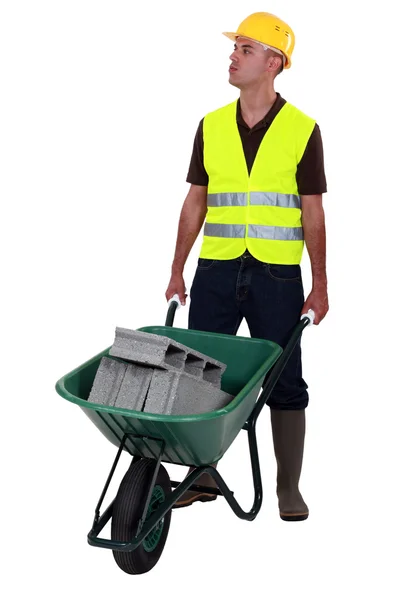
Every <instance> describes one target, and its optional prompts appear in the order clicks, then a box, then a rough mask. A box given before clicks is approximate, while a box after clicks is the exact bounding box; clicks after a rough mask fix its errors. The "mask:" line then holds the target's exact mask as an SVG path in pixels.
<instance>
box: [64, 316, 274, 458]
mask: <svg viewBox="0 0 400 600" xmlns="http://www.w3.org/2000/svg"><path fill="white" fill-rule="evenodd" d="M139 331H145V332H148V333H154V334H158V335H164V336H167V337H169V338H172V339H173V340H175V341H177V342H180V343H182V344H185V345H186V346H188V347H190V348H193V349H194V350H197V351H199V352H202V353H203V354H207V355H209V356H210V357H212V358H214V359H217V360H219V361H221V362H223V363H225V364H226V365H227V368H226V370H225V372H224V374H223V376H222V382H221V388H222V389H223V390H224V391H225V392H228V393H229V394H232V395H233V396H234V399H233V400H232V401H231V402H230V403H229V404H228V405H227V406H226V407H224V408H221V409H219V410H216V411H213V412H207V413H202V414H196V415H184V416H179V415H163V414H154V413H148V412H139V411H134V410H128V409H123V408H117V407H110V406H104V405H101V404H94V403H89V402H88V401H87V399H88V397H89V394H90V391H91V388H92V385H93V381H94V379H95V376H96V373H97V369H98V367H99V365H100V361H101V359H102V358H103V357H104V356H109V350H110V348H111V346H110V347H109V348H107V349H106V350H104V351H103V352H101V353H100V354H97V356H94V357H93V358H92V359H90V360H88V361H87V362H85V363H84V364H82V365H81V366H79V367H77V368H76V369H74V370H73V371H71V372H70V373H68V374H67V375H65V376H64V377H62V378H61V379H59V381H57V384H56V390H57V392H58V394H59V395H60V396H62V397H63V398H65V399H66V400H69V401H70V402H73V403H74V404H77V405H78V406H80V407H81V408H82V410H83V411H84V412H85V413H86V415H87V416H88V417H89V419H90V420H91V421H92V422H93V423H94V424H95V425H96V427H97V428H98V429H99V430H100V431H101V432H102V433H103V434H104V435H105V437H106V438H107V439H108V440H109V441H110V442H111V443H112V444H114V445H115V446H118V447H119V446H120V445H121V442H122V439H123V438H124V435H126V434H129V437H127V438H126V439H125V449H126V450H127V451H128V452H129V453H130V454H131V455H132V456H140V457H143V458H154V459H158V457H159V456H160V451H161V450H162V454H161V460H162V461H163V462H167V463H174V464H182V465H192V466H202V465H210V464H212V463H215V462H217V461H218V460H220V458H221V457H222V456H223V455H224V453H225V452H226V450H227V449H228V448H229V446H230V445H231V444H232V442H233V440H234V439H235V437H236V436H237V435H238V433H239V432H240V430H241V429H242V428H243V426H244V425H245V423H246V421H247V419H248V417H249V416H250V414H251V412H252V410H253V408H254V405H255V403H256V400H257V397H258V395H259V392H260V389H261V386H262V383H263V381H264V378H265V376H266V374H267V373H268V372H269V371H270V369H271V367H272V366H273V365H274V363H275V362H276V360H277V359H278V357H279V356H280V354H281V353H282V348H281V347H280V346H279V345H278V344H275V343H274V342H271V341H268V340H261V339H257V338H248V337H241V336H232V335H224V334H216V333H208V332H202V331H195V330H190V329H180V328H177V327H169V326H153V327H152V326H150V327H142V328H140V329H139ZM111 358H112V357H111Z"/></svg>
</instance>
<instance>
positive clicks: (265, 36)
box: [224, 12, 295, 69]
mask: <svg viewBox="0 0 400 600" xmlns="http://www.w3.org/2000/svg"><path fill="white" fill-rule="evenodd" d="M224 35H226V36H227V37H228V38H229V39H231V40H233V41H234V42H235V41H236V38H237V37H245V38H249V39H251V40H254V41H255V42H259V43H261V44H265V45H266V46H270V47H271V48H273V49H276V50H278V51H279V52H281V53H282V54H283V55H284V56H285V58H286V64H285V69H289V68H290V66H291V64H292V61H291V56H292V52H293V48H294V42H295V38H294V33H293V31H292V29H291V28H290V27H289V25H288V24H287V23H285V22H284V21H282V20H281V19H279V18H278V17H276V16H275V15H272V14H271V13H267V12H256V13H253V14H252V15H250V16H248V17H246V19H245V20H244V21H242V22H241V23H240V25H239V27H238V30H237V31H236V33H232V32H225V31H224Z"/></svg>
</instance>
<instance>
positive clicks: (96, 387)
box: [88, 356, 127, 406]
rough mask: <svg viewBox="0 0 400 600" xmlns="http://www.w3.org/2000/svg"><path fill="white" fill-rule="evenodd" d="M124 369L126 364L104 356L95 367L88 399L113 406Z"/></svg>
mask: <svg viewBox="0 0 400 600" xmlns="http://www.w3.org/2000/svg"><path fill="white" fill-rule="evenodd" d="M126 369H127V365H126V364H124V363H122V362H119V361H116V360H112V359H111V358H108V357H106V356H104V357H103V358H102V359H101V361H100V365H99V368H98V369H97V373H96V377H95V378H94V381H93V385H92V389H91V391H90V394H89V398H88V401H89V402H95V403H96V404H105V405H107V406H114V404H115V401H116V399H117V396H118V393H119V390H120V388H121V385H122V382H123V380H124V377H125V372H126Z"/></svg>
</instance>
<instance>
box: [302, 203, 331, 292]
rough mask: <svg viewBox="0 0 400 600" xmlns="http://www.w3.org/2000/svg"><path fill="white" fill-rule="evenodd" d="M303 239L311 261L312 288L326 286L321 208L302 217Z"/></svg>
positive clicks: (322, 214) (324, 238) (324, 240)
mask: <svg viewBox="0 0 400 600" xmlns="http://www.w3.org/2000/svg"><path fill="white" fill-rule="evenodd" d="M303 231H304V240H305V243H306V247H307V252H308V254H309V257H310V262H311V273H312V280H313V285H312V286H313V289H315V288H319V287H326V285H327V276H326V233H325V216H324V212H323V210H321V211H320V212H318V214H316V215H312V217H311V218H306V219H303Z"/></svg>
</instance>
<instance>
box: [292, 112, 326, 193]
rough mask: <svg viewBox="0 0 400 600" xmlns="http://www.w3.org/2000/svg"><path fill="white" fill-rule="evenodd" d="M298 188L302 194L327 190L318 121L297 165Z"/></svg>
mask: <svg viewBox="0 0 400 600" xmlns="http://www.w3.org/2000/svg"><path fill="white" fill-rule="evenodd" d="M296 179H297V188H298V190H299V194H300V195H301V196H307V195H314V194H324V193H325V192H326V191H327V187H326V177H325V167H324V150H323V146H322V137H321V131H320V129H319V126H318V124H317V123H316V124H315V126H314V129H313V132H312V134H311V136H310V138H309V140H308V143H307V146H306V149H305V151H304V154H303V156H302V158H301V160H300V162H299V164H298V165H297V173H296Z"/></svg>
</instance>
